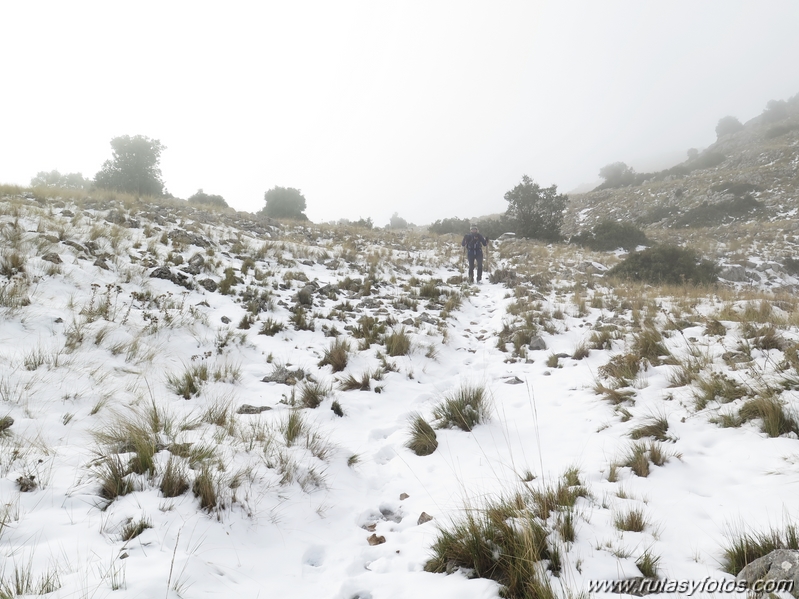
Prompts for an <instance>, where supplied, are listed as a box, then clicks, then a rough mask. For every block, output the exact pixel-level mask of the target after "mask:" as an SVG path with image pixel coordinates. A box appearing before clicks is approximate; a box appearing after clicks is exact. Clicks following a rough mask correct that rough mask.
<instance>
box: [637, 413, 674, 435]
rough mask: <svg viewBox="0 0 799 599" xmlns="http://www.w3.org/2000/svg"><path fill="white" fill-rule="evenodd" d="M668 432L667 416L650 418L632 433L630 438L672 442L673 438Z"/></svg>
mask: <svg viewBox="0 0 799 599" xmlns="http://www.w3.org/2000/svg"><path fill="white" fill-rule="evenodd" d="M668 430H669V421H668V420H667V419H666V417H665V416H650V417H649V418H648V419H647V422H646V423H645V424H641V425H640V426H637V427H635V428H634V429H633V430H632V431H630V437H631V438H632V439H643V438H644V437H653V438H655V439H657V440H658V441H671V440H672V439H671V437H669V436H668V435H667V434H666V431H668Z"/></svg>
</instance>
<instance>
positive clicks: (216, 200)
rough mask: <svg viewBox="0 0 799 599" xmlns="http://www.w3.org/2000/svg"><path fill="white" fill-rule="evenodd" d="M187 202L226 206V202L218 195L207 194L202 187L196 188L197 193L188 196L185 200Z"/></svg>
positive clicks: (217, 206) (218, 206)
mask: <svg viewBox="0 0 799 599" xmlns="http://www.w3.org/2000/svg"><path fill="white" fill-rule="evenodd" d="M187 201H188V202H189V204H195V205H200V206H203V205H204V206H214V207H216V208H227V207H228V203H227V202H226V201H225V198H223V197H222V196H220V195H214V194H208V193H205V192H204V191H203V190H202V189H198V190H197V193H195V194H194V195H192V196H191V197H189V199H188V200H187Z"/></svg>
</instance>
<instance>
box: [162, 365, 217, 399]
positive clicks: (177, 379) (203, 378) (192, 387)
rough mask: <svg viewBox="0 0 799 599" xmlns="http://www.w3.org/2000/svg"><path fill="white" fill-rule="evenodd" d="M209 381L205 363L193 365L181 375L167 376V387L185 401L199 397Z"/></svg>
mask: <svg viewBox="0 0 799 599" xmlns="http://www.w3.org/2000/svg"><path fill="white" fill-rule="evenodd" d="M207 381H208V365H207V364H205V363H199V364H191V365H189V366H187V367H186V368H185V370H184V371H183V374H180V375H174V374H171V373H170V374H167V375H166V384H167V387H169V388H170V389H171V390H172V391H173V392H174V393H176V394H177V395H180V396H181V397H182V398H183V399H191V398H192V397H195V396H197V395H199V394H200V389H201V388H202V386H203V385H204V384H205V383H206V382H207Z"/></svg>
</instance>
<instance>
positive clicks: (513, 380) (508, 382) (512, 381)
mask: <svg viewBox="0 0 799 599" xmlns="http://www.w3.org/2000/svg"><path fill="white" fill-rule="evenodd" d="M522 383H524V381H523V380H522V379H520V378H519V377H518V376H512V377H511V378H509V379H507V380H506V381H505V384H506V385H521V384H522Z"/></svg>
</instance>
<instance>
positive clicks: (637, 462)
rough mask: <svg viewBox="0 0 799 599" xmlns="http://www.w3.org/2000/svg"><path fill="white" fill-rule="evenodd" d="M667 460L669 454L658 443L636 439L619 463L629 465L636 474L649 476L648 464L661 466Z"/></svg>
mask: <svg viewBox="0 0 799 599" xmlns="http://www.w3.org/2000/svg"><path fill="white" fill-rule="evenodd" d="M678 457H679V456H678ZM668 461H669V456H668V454H667V453H666V452H664V451H663V448H662V447H661V446H660V444H658V443H656V442H655V441H650V442H649V443H645V442H643V441H637V442H635V443H633V444H632V445H631V446H630V448H629V450H628V451H627V453H626V454H625V456H624V458H623V459H622V462H621V463H620V465H621V466H627V467H629V468H630V469H631V470H632V471H633V473H634V474H635V475H636V476H640V477H643V478H645V477H647V476H649V473H650V464H654V465H655V466H662V465H663V464H665V463H666V462H668Z"/></svg>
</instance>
